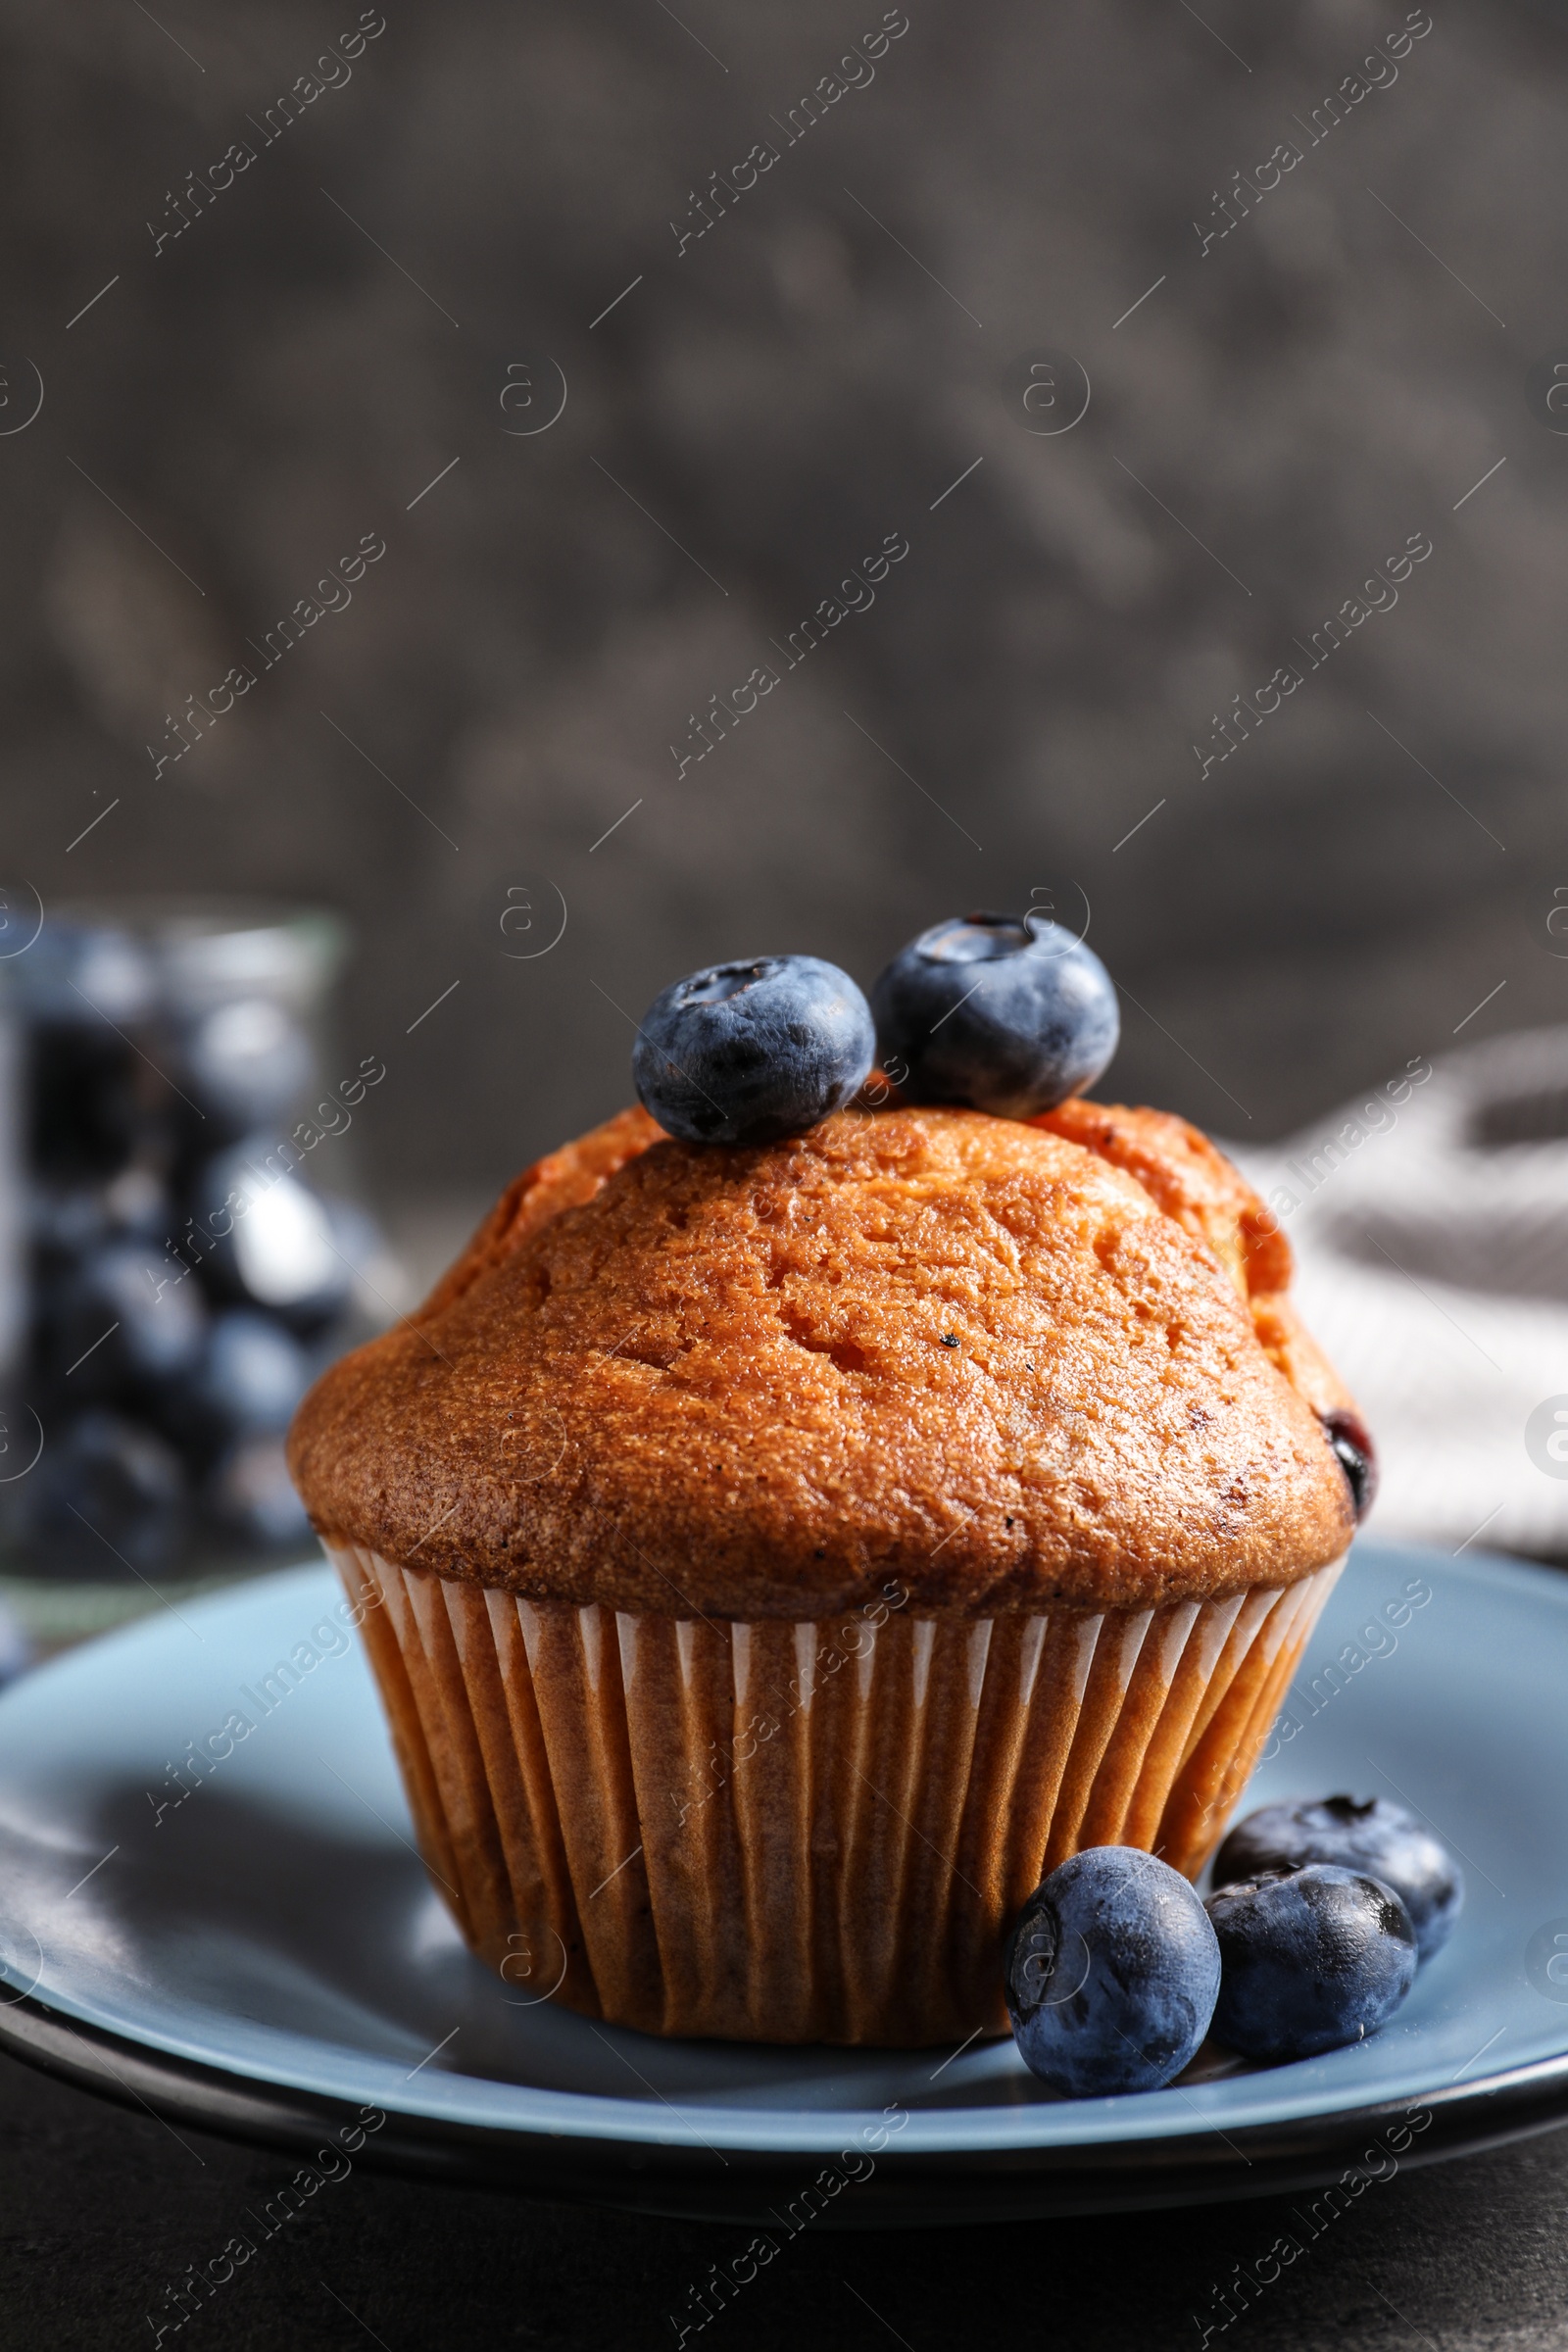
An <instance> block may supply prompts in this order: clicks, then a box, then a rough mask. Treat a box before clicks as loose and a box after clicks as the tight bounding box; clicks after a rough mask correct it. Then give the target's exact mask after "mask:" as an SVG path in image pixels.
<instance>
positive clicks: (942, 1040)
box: [871, 914, 1121, 1119]
mask: <svg viewBox="0 0 1568 2352" xmlns="http://www.w3.org/2000/svg"><path fill="white" fill-rule="evenodd" d="M871 1008H872V1010H873V1012H874V1013H875V1015H876V1034H877V1044H878V1048H879V1050H880V1053H881V1057H882V1062H883V1065H884V1067H886V1068H888V1069H891V1070H901V1069H902V1070H904V1071H906V1072H907V1075H906V1076H901V1077H900V1078H899V1081H898V1083H899V1087H900V1090H901V1092H902V1093H904V1094H905V1095H907V1097H908V1099H909V1101H910V1102H911V1103H971V1104H972V1105H973V1106H974V1108H975V1109H976V1110H989V1111H992V1112H994V1113H995V1114H996V1116H997V1117H998V1118H1005V1119H1027V1118H1032V1117H1033V1116H1034V1115H1035V1114H1036V1113H1037V1112H1038V1111H1042V1110H1054V1108H1055V1106H1056V1104H1057V1103H1064V1102H1065V1101H1066V1100H1067V1097H1068V1096H1069V1095H1076V1094H1079V1093H1081V1092H1082V1090H1083V1089H1084V1088H1085V1087H1086V1086H1092V1085H1093V1084H1094V1081H1095V1080H1096V1079H1097V1078H1098V1077H1099V1076H1100V1073H1101V1071H1102V1070H1103V1068H1104V1067H1105V1064H1106V1063H1107V1062H1108V1061H1109V1059H1110V1057H1111V1055H1112V1054H1114V1053H1115V1051H1116V1041H1117V1038H1118V1037H1119V1036H1120V1034H1121V1016H1120V1013H1119V1011H1118V1008H1117V1004H1116V991H1115V989H1114V988H1113V987H1112V985H1111V980H1110V974H1109V973H1108V972H1107V971H1106V969H1105V967H1104V965H1103V963H1102V962H1101V960H1100V957H1099V956H1097V955H1095V954H1094V952H1093V950H1091V949H1089V948H1086V947H1085V946H1084V944H1083V942H1082V940H1080V939H1076V938H1075V937H1074V936H1073V934H1072V932H1070V931H1067V930H1064V929H1063V927H1062V926H1061V924H1059V923H1054V922H1052V921H1051V920H1050V918H1049V917H1048V916H1046V915H1043V914H1021V915H1019V914H971V915H966V916H964V917H963V919H962V920H961V921H960V920H958V919H957V918H955V919H953V920H952V921H950V922H945V923H936V924H934V925H933V926H932V928H931V929H930V930H929V931H922V932H921V934H920V936H919V938H918V939H912V940H910V942H909V944H908V946H907V947H906V948H901V949H900V950H899V953H898V954H897V956H894V958H893V961H892V962H891V963H890V964H889V965H888V967H887V969H886V971H885V972H883V974H882V976H881V978H880V979H879V980H878V981H877V983H876V986H875V987H874V988H873V989H872V991H871Z"/></svg>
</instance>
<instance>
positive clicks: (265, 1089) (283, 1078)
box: [179, 997, 312, 1138]
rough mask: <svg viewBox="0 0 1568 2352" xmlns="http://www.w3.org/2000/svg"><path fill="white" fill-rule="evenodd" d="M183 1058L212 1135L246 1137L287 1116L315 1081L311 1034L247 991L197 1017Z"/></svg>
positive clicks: (185, 1037) (191, 1093)
mask: <svg viewBox="0 0 1568 2352" xmlns="http://www.w3.org/2000/svg"><path fill="white" fill-rule="evenodd" d="M179 1064H180V1069H181V1072H182V1075H183V1077H184V1081H185V1086H186V1090H187V1092H188V1094H189V1096H190V1097H191V1099H192V1103H193V1105H194V1106H195V1108H196V1109H199V1111H200V1113H201V1115H202V1118H203V1121H204V1124H205V1127H206V1133H207V1135H208V1137H209V1138H211V1137H213V1136H214V1135H215V1134H218V1135H220V1136H221V1135H228V1136H233V1137H239V1136H243V1135H245V1134H247V1133H248V1132H250V1131H251V1130H252V1129H254V1128H258V1127H262V1126H264V1125H266V1124H267V1123H268V1121H270V1120H275V1119H279V1118H281V1116H282V1114H283V1112H284V1111H285V1110H286V1109H287V1108H288V1106H289V1104H290V1103H292V1102H293V1101H294V1099H295V1097H296V1096H297V1095H299V1094H300V1093H301V1092H302V1091H303V1089H304V1088H305V1087H306V1086H308V1085H309V1083H310V1078H311V1070H312V1058H311V1048H310V1041H309V1039H308V1038H307V1037H306V1035H305V1032H304V1030H303V1029H302V1028H301V1027H300V1026H299V1024H298V1022H297V1021H295V1020H293V1019H291V1018H290V1016H289V1015H288V1014H287V1013H286V1012H284V1011H283V1010H282V1008H281V1007H280V1006H279V1005H274V1004H272V1003H271V1002H270V1000H269V999H268V998H266V997H242V998H238V999H236V1000H234V1001H233V1002H231V1003H229V1004H226V1005H216V1006H213V1007H211V1008H210V1009H209V1010H207V1011H205V1012H203V1013H202V1014H201V1015H200V1016H199V1017H198V1018H197V1019H195V1020H193V1021H192V1022H191V1024H190V1026H189V1028H188V1029H187V1030H186V1031H185V1032H184V1034H183V1035H182V1036H181V1038H180V1044H179Z"/></svg>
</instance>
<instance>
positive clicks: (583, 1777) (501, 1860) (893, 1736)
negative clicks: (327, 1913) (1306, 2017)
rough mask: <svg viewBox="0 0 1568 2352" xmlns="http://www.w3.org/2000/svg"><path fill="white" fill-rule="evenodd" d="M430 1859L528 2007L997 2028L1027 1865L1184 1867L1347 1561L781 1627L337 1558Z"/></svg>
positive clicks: (938, 2038)
mask: <svg viewBox="0 0 1568 2352" xmlns="http://www.w3.org/2000/svg"><path fill="white" fill-rule="evenodd" d="M329 1548H330V1549H331V1554H332V1557H333V1558H334V1560H335V1561H336V1563H337V1566H338V1568H339V1570H340V1572H341V1573H342V1575H343V1578H344V1581H345V1583H346V1584H347V1586H348V1589H349V1593H350V1595H351V1597H352V1598H353V1599H354V1600H356V1601H358V1602H360V1603H362V1604H363V1605H364V1607H365V1612H366V1613H365V1616H364V1623H363V1630H364V1633H365V1636H366V1640H367V1642H368V1646H369V1651H370V1657H371V1661H372V1664H373V1666H374V1669H375V1673H376V1677H377V1680H378V1682H379V1684H380V1688H381V1694H382V1697H383V1699H384V1701H385V1704H386V1709H387V1714H388V1716H389V1718H390V1721H391V1727H392V1735H393V1739H394V1741H395V1744H396V1747H397V1752H398V1758H399V1762H400V1764H401V1766H402V1771H403V1777H404V1782H405V1785H406V1787H407V1789H408V1795H409V1803H410V1807H411V1809H412V1811H413V1815H414V1819H415V1823H416V1826H417V1833H418V1838H419V1842H420V1846H421V1849H422V1851H423V1853H424V1857H425V1860H426V1862H427V1864H428V1866H429V1868H430V1870H431V1872H432V1874H433V1876H434V1878H435V1879H436V1881H437V1883H438V1885H439V1886H440V1887H442V1888H443V1890H444V1891H445V1893H446V1895H447V1897H448V1899H449V1901H450V1902H451V1905H452V1909H453V1911H454V1913H455V1914H456V1916H457V1919H458V1922H459V1924H460V1926H461V1927H462V1929H463V1932H464V1934H465V1936H466V1937H467V1939H468V1941H469V1943H470V1944H471V1945H472V1946H473V1948H474V1950H475V1951H476V1952H478V1953H479V1954H480V1955H481V1956H482V1957H483V1958H484V1959H485V1960H486V1961H487V1962H488V1963H489V1964H490V1965H491V1966H493V1967H495V1968H497V1969H498V1970H500V1971H501V1972H502V1973H503V1975H504V1976H505V1977H506V1979H507V1981H508V1983H509V1985H512V1986H513V1987H514V1989H515V1991H516V1992H517V1993H518V1994H519V1995H522V1996H523V1997H526V1995H527V1994H528V1992H529V1991H536V1992H537V1993H538V1994H540V1995H543V1994H545V1993H551V1994H552V1995H553V1997H554V1998H555V1999H557V2000H559V2001H562V2002H564V2003H565V2004H566V2005H568V2006H569V2007H571V2008H574V2009H577V2010H581V2011H583V2012H584V2013H585V2014H586V2015H588V2016H590V2017H598V2018H604V2019H606V2020H608V2021H612V2022H613V2023H615V2024H617V2025H626V2026H636V2027H640V2028H641V2029H643V2030H644V2031H645V2032H648V2033H653V2034H695V2035H714V2036H718V2037H721V2038H724V2039H732V2040H733V2039H740V2040H756V2041H776V2042H807V2041H825V2042H850V2043H864V2044H880V2045H885V2046H893V2047H917V2046H919V2045H922V2044H929V2043H936V2042H946V2041H960V2040H962V2039H964V2038H965V2037H966V2036H967V2035H971V2034H975V2033H977V2032H981V2033H985V2032H995V2033H1002V2032H1005V2030H1006V2012H1005V2006H1004V2003H1003V1998H1002V1988H1001V1952H1002V1942H1003V1937H1004V1936H1005V1931H1006V1928H1007V1926H1008V1924H1009V1922H1010V1920H1011V1919H1012V1917H1013V1915H1014V1914H1015V1913H1016V1911H1017V1910H1018V1908H1019V1906H1020V1905H1021V1904H1022V1902H1023V1900H1024V1898H1025V1896H1026V1895H1028V1894H1029V1893H1030V1892H1031V1890H1032V1889H1033V1888H1034V1887H1036V1886H1037V1885H1038V1883H1039V1881H1040V1879H1041V1878H1042V1877H1043V1875H1044V1874H1045V1873H1046V1872H1047V1871H1049V1870H1053V1869H1054V1867H1055V1866H1056V1864H1057V1863H1058V1862H1061V1861H1064V1860H1065V1859H1066V1857H1067V1856H1068V1855H1069V1854H1071V1853H1076V1852H1078V1851H1079V1850H1080V1849H1081V1848H1082V1847H1084V1846H1089V1845H1113V1844H1114V1845H1137V1846H1143V1847H1145V1848H1147V1849H1148V1850H1150V1851H1152V1852H1153V1853H1156V1854H1159V1855H1161V1856H1162V1857H1163V1858H1164V1859H1165V1860H1166V1861H1168V1862H1170V1863H1171V1864H1173V1866H1174V1867H1175V1868H1176V1869H1178V1870H1181V1871H1184V1872H1186V1873H1187V1875H1188V1876H1189V1877H1196V1876H1197V1874H1198V1872H1199V1871H1200V1870H1201V1867H1202V1865H1203V1862H1204V1860H1205V1859H1206V1858H1207V1855H1208V1853H1209V1852H1210V1851H1211V1849H1212V1848H1213V1846H1214V1844H1215V1843H1216V1842H1217V1840H1218V1838H1219V1837H1220V1835H1221V1834H1222V1832H1223V1830H1224V1828H1225V1824H1226V1818H1227V1816H1228V1814H1229V1812H1230V1809H1231V1807H1232V1805H1233V1804H1234V1803H1235V1800H1236V1798H1237V1796H1238V1795H1239V1794H1240V1792H1241V1790H1242V1788H1243V1787H1244V1785H1245V1784H1246V1781H1247V1779H1248V1776H1249V1774H1250V1771H1251V1769H1252V1766H1253V1764H1254V1763H1255V1762H1256V1760H1257V1755H1258V1751H1259V1749H1260V1748H1261V1746H1262V1743H1263V1740H1264V1739H1265V1738H1266V1736H1267V1733H1268V1728H1269V1725H1270V1724H1271V1723H1272V1721H1273V1719H1274V1716H1275V1714H1276V1712H1277V1710H1278V1708H1279V1705H1280V1702H1281V1699H1282V1698H1283V1696H1284V1692H1285V1690H1286V1687H1287V1685H1288V1684H1289V1681H1290V1678H1291V1675H1292V1673H1293V1672H1294V1670H1295V1667H1296V1664H1297V1661H1298V1659H1299V1656H1300V1653H1301V1650H1302V1647H1303V1645H1304V1643H1305V1642H1306V1640H1307V1637H1308V1636H1309V1634H1310V1633H1311V1630H1312V1627H1313V1625H1314V1623H1315V1622H1316V1619H1317V1616H1318V1612H1319V1610H1320V1609H1321V1608H1322V1605H1323V1603H1324V1601H1325V1600H1326V1598H1327V1597H1328V1594H1329V1592H1330V1590H1331V1588H1332V1586H1333V1584H1334V1582H1335V1579H1336V1578H1337V1576H1338V1575H1339V1573H1340V1568H1341V1566H1342V1565H1343V1562H1339V1561H1336V1562H1335V1563H1333V1565H1331V1566H1330V1567H1327V1568H1323V1569H1320V1570H1318V1571H1317V1572H1316V1573H1315V1574H1312V1575H1309V1576H1304V1577H1302V1578H1300V1579H1299V1580H1298V1581H1297V1582H1296V1583H1294V1584H1291V1585H1287V1586H1285V1587H1283V1588H1279V1587H1271V1588H1267V1589H1263V1588H1259V1589H1255V1590H1253V1591H1250V1592H1248V1593H1243V1594H1240V1595H1236V1594H1233V1595H1232V1596H1230V1597H1229V1598H1227V1599H1224V1600H1212V1601H1180V1602H1172V1603H1169V1604H1167V1605H1165V1606H1163V1607H1160V1608H1154V1609H1139V1610H1133V1609H1108V1610H1106V1611H1104V1612H1103V1614H1101V1615H1099V1616H1093V1615H1085V1614H1083V1613H1081V1612H1068V1611H1065V1610H1063V1611H1053V1612H1051V1613H1050V1614H1045V1615H1039V1616H1006V1617H995V1618H982V1619H962V1618H956V1617H930V1616H925V1617H921V1616H917V1615H915V1614H914V1613H913V1612H912V1611H910V1610H907V1609H904V1608H901V1607H900V1606H898V1598H899V1595H898V1593H897V1591H896V1590H894V1591H893V1592H892V1596H891V1599H890V1600H889V1601H887V1602H885V1603H878V1604H877V1605H876V1606H875V1607H874V1608H872V1609H871V1610H869V1611H867V1612H862V1613H860V1614H857V1615H853V1616H848V1617H835V1618H824V1619H822V1620H820V1621H818V1622H815V1623H810V1624H803V1625H792V1624H790V1623H787V1622H785V1621H783V1620H777V1619H768V1620H762V1621H760V1622H756V1623H752V1624H739V1623H728V1622H722V1623H714V1622H711V1621H709V1620H706V1619H705V1620H696V1619H685V1618H673V1617H654V1616H630V1615H624V1614H617V1613H616V1612H615V1611H613V1610H611V1609H606V1608H600V1607H597V1606H593V1607H587V1608H577V1607H574V1606H572V1605H571V1604H570V1603H566V1602H550V1603H547V1602H539V1601H529V1600H523V1599H520V1598H519V1597H518V1596H517V1595H515V1593H509V1592H505V1591H501V1590H497V1589H495V1588H490V1587H485V1586H481V1585H477V1584H472V1583H466V1582H462V1581H459V1580H456V1579H450V1578H443V1577H439V1576H436V1575H433V1574H429V1573H426V1572H423V1571H419V1570H416V1569H400V1568H396V1567H393V1566H392V1565H390V1564H389V1563H388V1562H387V1561H385V1560H383V1559H381V1558H380V1557H379V1556H378V1555H377V1554H375V1553H374V1552H370V1551H367V1550H362V1549H359V1548H357V1547H353V1546H332V1547H329Z"/></svg>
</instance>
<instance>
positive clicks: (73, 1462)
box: [19, 1410, 186, 1583]
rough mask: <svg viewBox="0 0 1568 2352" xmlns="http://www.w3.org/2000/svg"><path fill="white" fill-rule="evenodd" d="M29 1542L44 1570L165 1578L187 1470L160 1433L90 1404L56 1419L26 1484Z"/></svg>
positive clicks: (96, 1577)
mask: <svg viewBox="0 0 1568 2352" xmlns="http://www.w3.org/2000/svg"><path fill="white" fill-rule="evenodd" d="M21 1496H22V1499H21V1504H20V1511H19V1517H20V1520H21V1528H20V1534H21V1540H22V1543H23V1545H24V1547H25V1550H26V1552H27V1553H28V1555H29V1556H30V1557H31V1558H32V1559H33V1560H35V1561H36V1562H37V1564H38V1565H39V1566H41V1567H46V1568H48V1569H49V1570H51V1571H52V1572H55V1573H58V1574H60V1575H63V1576H73V1577H86V1578H90V1579H91V1580H92V1581H93V1582H95V1583H96V1582H100V1581H108V1582H118V1581H119V1580H120V1579H121V1578H122V1577H123V1576H125V1575H127V1574H128V1575H134V1576H142V1577H145V1576H148V1575H156V1574H157V1573H158V1571H159V1570H160V1569H163V1568H167V1567H168V1566H169V1565H170V1564H171V1563H172V1561H173V1560H174V1559H175V1558H176V1557H177V1555H178V1553H179V1549H180V1546H181V1544H182V1541H183V1538H184V1533H185V1512H186V1488H185V1474H184V1471H183V1469H182V1468H181V1466H180V1461H179V1457H178V1455H177V1454H176V1453H175V1452H174V1451H173V1450H172V1447H171V1446H167V1445H166V1444H165V1443H164V1441H163V1439H162V1438H160V1437H159V1436H158V1435H157V1434H156V1433H155V1432H154V1431H153V1430H150V1429H145V1428H143V1427H141V1426H140V1425H139V1424H138V1423H136V1422H134V1421H131V1420H128V1419H125V1418H123V1417H122V1416H121V1415H120V1414H118V1413H109V1412H101V1411H97V1410H94V1411H91V1412H87V1413H83V1414H82V1415H81V1417H80V1419H79V1420H77V1421H74V1422H72V1423H70V1424H68V1425H67V1426H66V1427H65V1428H64V1429H57V1428H56V1427H54V1426H53V1425H52V1424H51V1425H50V1427H49V1429H48V1431H47V1433H46V1438H45V1444H44V1449H43V1452H42V1454H41V1455H40V1456H39V1458H38V1465H37V1468H36V1469H35V1470H34V1471H33V1473H32V1475H31V1477H30V1478H28V1479H26V1480H25V1481H24V1482H23V1488H22V1490H21Z"/></svg>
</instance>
